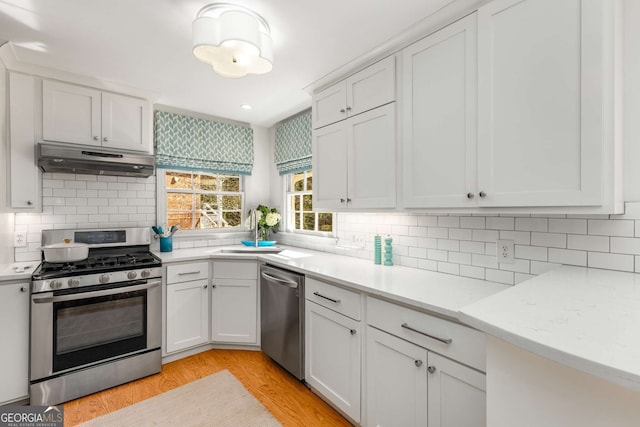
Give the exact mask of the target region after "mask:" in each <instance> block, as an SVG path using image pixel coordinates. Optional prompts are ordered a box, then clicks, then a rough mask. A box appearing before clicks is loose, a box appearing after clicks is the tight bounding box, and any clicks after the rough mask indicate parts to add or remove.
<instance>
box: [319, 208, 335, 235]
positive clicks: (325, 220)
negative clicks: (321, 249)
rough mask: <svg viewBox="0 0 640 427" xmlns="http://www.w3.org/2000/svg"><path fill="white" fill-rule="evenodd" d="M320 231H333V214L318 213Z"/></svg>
mask: <svg viewBox="0 0 640 427" xmlns="http://www.w3.org/2000/svg"><path fill="white" fill-rule="evenodd" d="M318 231H327V232H332V231H333V214H332V213H327V212H320V213H318Z"/></svg>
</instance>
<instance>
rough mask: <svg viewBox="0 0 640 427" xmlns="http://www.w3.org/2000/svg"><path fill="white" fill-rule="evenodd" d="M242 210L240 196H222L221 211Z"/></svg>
mask: <svg viewBox="0 0 640 427" xmlns="http://www.w3.org/2000/svg"><path fill="white" fill-rule="evenodd" d="M240 209H242V199H241V198H240V196H222V210H225V211H231V210H240Z"/></svg>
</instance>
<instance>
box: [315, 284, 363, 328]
mask: <svg viewBox="0 0 640 427" xmlns="http://www.w3.org/2000/svg"><path fill="white" fill-rule="evenodd" d="M304 292H305V298H306V299H308V300H309V301H313V302H315V303H317V304H320V305H321V306H323V307H327V308H328V309H330V310H333V311H335V312H337V313H341V314H344V315H345V316H348V317H351V318H352V319H354V320H360V318H361V312H360V294H359V293H357V292H353V291H349V290H347V289H344V288H340V287H338V286H333V285H330V284H328V283H325V282H320V281H318V280H315V279H311V278H309V277H307V278H306V280H305V291H304Z"/></svg>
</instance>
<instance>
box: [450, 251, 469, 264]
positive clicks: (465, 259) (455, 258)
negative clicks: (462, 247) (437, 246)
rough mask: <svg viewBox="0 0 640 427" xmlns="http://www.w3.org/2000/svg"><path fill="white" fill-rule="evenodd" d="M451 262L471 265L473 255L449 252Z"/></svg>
mask: <svg viewBox="0 0 640 427" xmlns="http://www.w3.org/2000/svg"><path fill="white" fill-rule="evenodd" d="M449 262H453V263H455V264H471V254H467V253H464V252H449Z"/></svg>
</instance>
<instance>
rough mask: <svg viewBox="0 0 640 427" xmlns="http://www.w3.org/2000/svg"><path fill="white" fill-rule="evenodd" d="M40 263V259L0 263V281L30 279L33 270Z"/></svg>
mask: <svg viewBox="0 0 640 427" xmlns="http://www.w3.org/2000/svg"><path fill="white" fill-rule="evenodd" d="M38 265H40V261H26V262H13V263H11V264H0V282H5V281H12V282H14V281H19V280H31V274H32V273H33V270H35V269H36V267H38Z"/></svg>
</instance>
